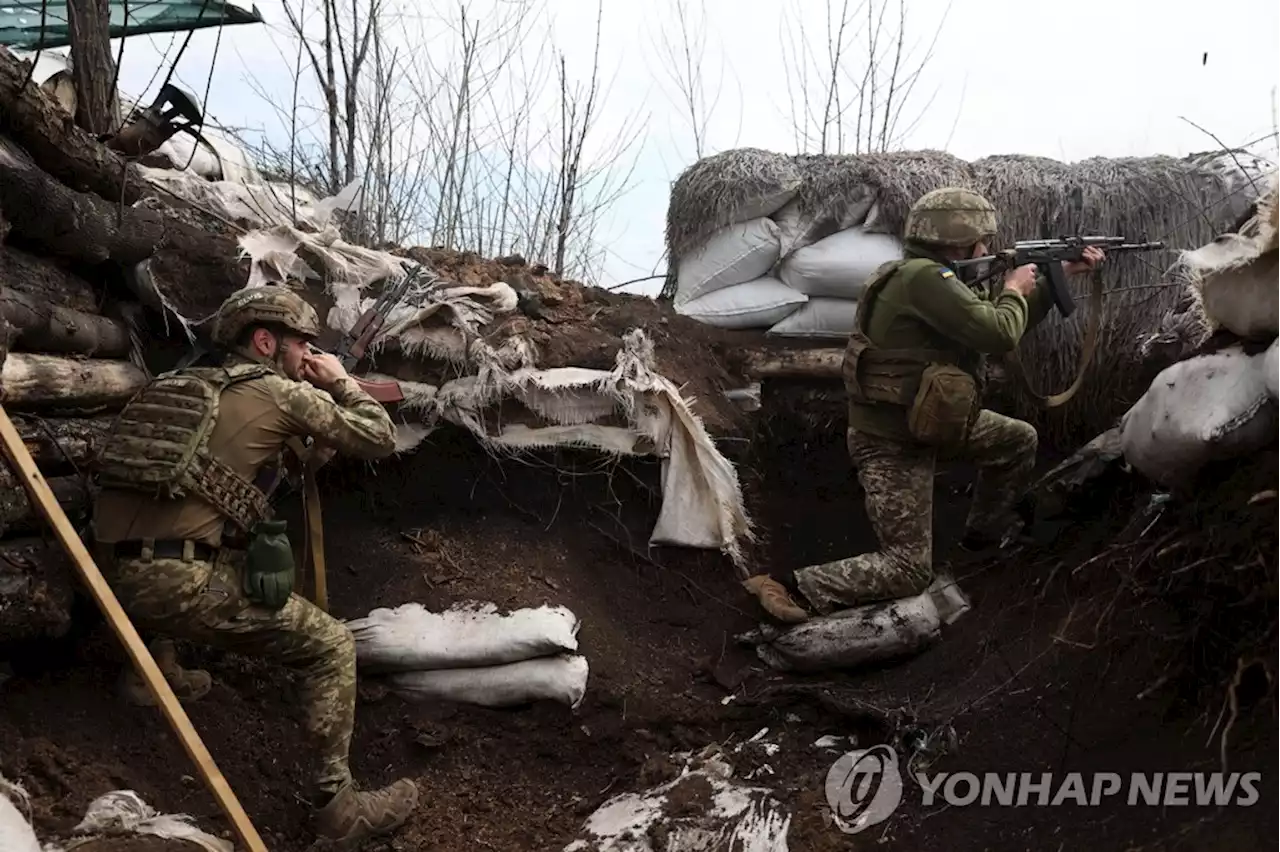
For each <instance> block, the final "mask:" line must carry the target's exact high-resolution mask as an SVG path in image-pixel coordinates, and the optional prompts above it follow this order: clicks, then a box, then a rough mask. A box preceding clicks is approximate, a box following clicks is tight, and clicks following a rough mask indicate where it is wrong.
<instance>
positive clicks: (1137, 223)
mask: <svg viewBox="0 0 1280 852" xmlns="http://www.w3.org/2000/svg"><path fill="white" fill-rule="evenodd" d="M770 158H772V159H770ZM766 162H767V163H769V164H770V169H771V171H770V174H771V175H773V176H775V180H774V182H773V183H769V181H768V180H765V179H763V177H762V173H761V171H760V170H759V169H755V170H753V169H749V168H747V167H746V164H748V163H756V164H759V163H766ZM786 163H790V164H793V165H794V168H795V169H796V170H797V171H798V172H799V174H800V176H801V182H800V184H799V186H798V188H797V191H796V193H795V196H794V197H795V200H796V203H797V204H798V205H799V212H800V215H801V216H802V217H803V218H804V219H806V220H807V221H808V223H809V229H808V230H809V233H810V235H811V237H812V238H815V239H816V238H819V237H821V236H824V235H826V234H829V233H832V232H834V231H836V230H839V229H843V228H848V227H856V226H858V225H865V227H867V228H868V230H873V231H877V232H882V233H889V234H893V235H895V236H896V235H899V234H900V233H901V231H902V227H903V223H904V222H905V219H906V214H907V211H908V210H909V209H910V208H911V205H912V204H913V203H914V202H915V200H916V199H917V198H919V197H920V196H921V195H923V194H924V193H926V192H928V191H929V190H932V189H936V188H938V187H941V186H947V185H954V186H965V187H969V188H972V189H975V190H977V191H979V192H981V193H983V194H984V195H986V196H987V197H988V198H990V199H991V201H992V203H993V204H995V206H996V209H997V210H998V211H999V217H1000V233H999V235H998V236H997V244H998V246H1007V245H1010V244H1011V243H1012V242H1013V241H1014V240H1016V239H1034V238H1040V237H1046V236H1048V237H1056V236H1062V235H1066V234H1072V233H1093V234H1111V235H1121V236H1125V237H1129V238H1131V239H1135V240H1136V239H1147V240H1159V241H1163V242H1164V243H1165V244H1166V245H1167V246H1168V247H1169V248H1168V250H1166V251H1163V252H1153V253H1149V254H1146V255H1132V256H1129V257H1125V258H1122V259H1115V260H1113V261H1112V262H1109V263H1108V264H1107V269H1106V276H1105V280H1106V287H1107V291H1108V296H1107V299H1106V304H1105V309H1104V314H1103V324H1102V328H1101V332H1100V336H1099V348H1098V352H1097V355H1096V356H1095V361H1094V364H1093V366H1092V367H1091V368H1090V370H1089V374H1088V375H1087V376H1086V380H1085V385H1084V387H1083V388H1082V389H1081V391H1080V392H1079V393H1078V394H1077V396H1076V398H1075V399H1073V400H1072V402H1071V403H1070V404H1068V405H1067V406H1065V407H1064V408H1062V409H1059V410H1055V411H1052V412H1041V411H1039V410H1038V409H1037V408H1036V406H1035V404H1034V402H1033V401H1032V400H1031V399H1030V398H1029V397H1027V396H1025V394H1023V393H1022V392H1021V391H1019V390H1013V389H1011V393H1010V395H1009V398H1008V399H1004V400H1001V401H1000V404H1001V405H1002V407H1005V408H1007V409H1009V410H1010V411H1011V413H1014V414H1016V415H1018V416H1022V417H1026V418H1028V419H1029V420H1031V421H1032V422H1033V423H1035V424H1036V425H1037V426H1039V427H1040V428H1041V429H1042V434H1043V435H1044V437H1045V438H1046V439H1048V440H1050V441H1053V442H1054V443H1057V442H1064V443H1070V441H1071V439H1072V438H1073V437H1074V438H1076V439H1079V440H1085V439H1087V438H1089V437H1091V436H1092V435H1094V434H1097V432H1099V431H1102V429H1105V428H1106V427H1107V426H1109V425H1110V423H1111V421H1112V420H1113V419H1114V418H1115V417H1117V416H1119V414H1120V413H1122V412H1123V411H1124V410H1125V408H1126V407H1127V406H1128V405H1129V404H1131V403H1132V402H1133V401H1134V400H1135V399H1136V398H1137V396H1138V395H1140V394H1141V392H1142V390H1143V389H1144V388H1145V387H1146V386H1147V384H1148V383H1149V382H1150V380H1151V375H1150V372H1149V370H1145V369H1144V368H1143V364H1144V362H1148V361H1149V356H1151V355H1152V353H1153V351H1157V350H1162V351H1163V352H1164V353H1165V354H1167V355H1170V356H1173V357H1176V353H1177V352H1182V351H1189V350H1190V349H1191V348H1193V347H1194V346H1196V345H1198V343H1199V342H1200V341H1201V340H1202V339H1203V336H1204V334H1205V331H1206V329H1205V325H1204V322H1203V318H1202V316H1201V314H1200V311H1199V307H1198V304H1197V302H1196V300H1195V298H1194V295H1193V294H1189V293H1188V292H1187V290H1186V288H1185V287H1182V286H1174V285H1172V284H1171V283H1170V282H1168V281H1166V280H1165V275H1164V273H1165V270H1166V269H1168V268H1169V266H1170V265H1172V264H1173V262H1174V261H1175V260H1176V259H1177V257H1178V255H1177V252H1178V251H1181V250H1186V249H1190V248H1193V247H1196V246H1200V245H1203V244H1205V243H1206V242H1208V241H1210V240H1212V239H1213V238H1214V237H1215V236H1217V235H1218V234H1221V233H1224V232H1227V231H1230V230H1232V229H1233V228H1234V227H1235V226H1236V225H1238V223H1239V222H1240V220H1241V219H1242V218H1243V217H1245V216H1247V215H1248V213H1249V210H1250V207H1251V205H1252V202H1253V200H1254V199H1255V198H1256V197H1257V196H1258V195H1259V192H1258V190H1257V189H1256V187H1258V186H1261V185H1262V183H1263V180H1264V175H1265V174H1266V173H1267V172H1269V171H1270V170H1271V169H1272V168H1273V167H1272V166H1271V165H1270V164H1267V163H1265V162H1264V161H1261V160H1258V159H1257V158H1255V157H1252V156H1251V155H1248V154H1246V153H1243V152H1216V153H1211V154H1197V155H1193V156H1190V157H1186V158H1174V157H1166V156H1156V157H1142V158H1120V159H1103V158H1093V159H1088V160H1083V161H1080V162H1076V163H1062V162H1058V161H1056V160H1051V159H1048V158H1044V157H1031V156H1023V155H1000V156H992V157H986V158H983V159H980V160H976V161H974V162H972V163H967V162H965V161H963V160H961V159H958V158H956V157H954V156H952V155H950V154H947V153H944V152H941V151H905V152H894V153H885V154H867V155H800V156H795V157H788V156H785V155H781V154H773V155H768V154H766V153H765V152H761V151H759V150H756V149H744V150H742V151H726V152H724V153H721V154H716V155H714V156H712V157H707V158H705V159H703V160H700V161H699V162H697V163H695V164H694V165H693V166H691V167H689V169H687V170H686V171H685V172H684V173H683V174H681V175H680V177H679V178H677V180H676V181H675V183H674V184H673V186H672V190H671V201H670V206H669V209H668V211H667V252H668V258H669V263H670V270H669V272H668V277H667V283H666V287H665V288H664V289H663V292H662V294H661V296H660V298H663V299H670V298H671V297H673V296H674V293H675V267H676V260H677V259H678V258H679V257H680V256H681V254H682V252H683V251H686V250H687V248H688V247H689V246H691V245H696V244H697V242H698V241H699V240H700V239H704V238H705V235H707V234H711V233H714V232H715V231H716V230H718V229H720V228H723V227H725V226H727V225H729V224H732V223H733V222H735V221H742V220H743V219H744V218H746V217H744V216H743V215H741V213H740V212H739V213H738V215H736V216H735V211H741V210H744V209H750V207H751V205H750V204H749V201H750V200H751V198H752V196H753V193H757V192H760V191H761V189H762V187H764V188H766V189H772V188H773V187H775V186H777V185H778V182H779V181H780V178H777V176H779V175H782V174H785V165H784V164H786ZM744 174H745V175H747V176H748V177H747V178H746V179H743V180H742V181H741V183H740V184H738V185H736V186H735V185H734V179H735V176H737V175H744ZM728 198H733V199H734V200H735V203H734V204H727V203H725V201H724V199H728ZM744 199H745V200H744ZM756 207H757V209H758V207H759V205H756ZM755 215H768V214H762V213H758V212H757V213H755ZM1073 286H1074V288H1075V292H1076V295H1077V301H1078V302H1080V303H1081V309H1080V310H1078V311H1077V312H1076V314H1075V315H1074V316H1072V317H1071V318H1070V319H1069V320H1066V321H1063V320H1061V318H1059V317H1053V318H1051V319H1050V320H1049V321H1048V322H1046V323H1045V324H1044V325H1042V326H1041V327H1040V328H1038V329H1037V330H1036V331H1035V332H1033V333H1032V334H1030V335H1028V337H1027V339H1026V341H1025V342H1024V344H1023V347H1022V350H1021V355H1022V361H1023V362H1024V363H1025V364H1027V365H1028V370H1029V372H1030V373H1031V375H1030V378H1031V381H1032V383H1033V384H1034V385H1035V386H1036V387H1037V388H1038V389H1039V390H1040V391H1041V392H1044V393H1049V392H1056V391H1059V390H1061V389H1062V388H1064V387H1065V386H1066V385H1068V384H1069V383H1070V382H1071V380H1072V378H1073V376H1074V374H1075V370H1076V365H1077V362H1078V359H1079V355H1080V346H1081V339H1082V336H1083V333H1084V323H1085V322H1086V321H1087V314H1088V311H1087V309H1086V307H1085V305H1084V302H1085V299H1086V295H1087V287H1088V282H1087V281H1086V280H1084V279H1078V280H1077V281H1075V282H1073ZM1166 363H1167V360H1166Z"/></svg>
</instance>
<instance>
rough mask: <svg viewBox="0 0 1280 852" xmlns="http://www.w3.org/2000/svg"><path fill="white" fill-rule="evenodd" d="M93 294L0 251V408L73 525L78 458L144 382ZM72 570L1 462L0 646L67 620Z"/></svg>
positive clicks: (18, 252) (67, 273) (82, 487)
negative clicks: (1, 407)
mask: <svg viewBox="0 0 1280 852" xmlns="http://www.w3.org/2000/svg"><path fill="white" fill-rule="evenodd" d="M100 292H101V288H100V287H97V286H95V285H94V284H93V283H91V282H90V281H89V280H88V279H87V278H85V277H83V276H82V275H80V274H78V273H77V272H76V271H73V270H72V269H71V268H70V267H67V266H63V265H60V264H58V263H56V262H54V261H50V260H48V259H46V258H43V257H39V256H36V255H34V254H31V253H28V252H26V251H24V250H22V249H20V248H16V247H14V246H13V245H11V244H0V403H2V404H3V405H4V409H5V412H6V413H7V414H8V416H9V418H10V419H11V420H12V421H13V422H14V424H15V426H16V427H17V429H18V432H19V434H20V435H21V437H22V439H23V441H24V443H25V444H26V447H27V450H28V452H30V453H31V455H32V457H33V458H34V459H35V461H36V465H37V466H38V467H39V468H40V471H41V473H42V474H43V475H44V477H45V479H46V481H47V482H48V484H49V487H50V488H51V489H52V491H53V493H54V495H55V496H56V497H57V499H58V502H59V504H60V505H61V506H62V508H63V509H64V511H66V512H67V514H68V516H69V517H70V519H71V521H72V523H73V524H74V525H76V526H77V528H80V527H81V526H82V525H83V523H84V521H85V520H86V518H87V516H88V510H89V502H90V494H89V489H88V479H87V476H86V473H87V470H88V465H89V462H90V460H91V458H92V456H93V454H94V453H95V452H96V450H97V448H98V447H99V446H100V443H101V439H102V436H103V435H104V434H105V432H106V429H107V428H108V427H109V425H110V423H111V419H112V415H113V414H114V413H115V412H117V411H118V410H119V409H120V408H121V407H122V406H123V404H124V402H125V401H126V400H128V399H129V397H130V396H132V395H133V394H134V393H135V392H136V391H137V390H138V389H139V388H141V387H142V385H143V384H144V382H145V381H146V378H147V377H146V374H145V372H144V371H143V370H142V369H140V368H139V367H138V366H136V365H135V364H134V363H133V361H131V360H130V357H129V356H130V352H131V351H132V349H133V345H132V335H131V333H130V330H129V326H128V324H127V323H126V322H125V321H124V320H123V319H121V318H119V317H112V316H105V315H104V314H103V313H102V310H101V308H100V306H101V303H102V297H101V295H100ZM72 577H73V570H72V567H71V565H70V563H69V562H68V559H67V557H66V555H65V553H64V552H63V550H62V547H61V546H60V545H59V544H58V541H57V539H56V538H55V537H54V536H53V533H52V530H51V529H50V527H49V524H48V522H47V521H46V520H45V519H44V517H43V516H42V515H41V514H40V511H39V509H38V508H36V507H34V506H32V504H31V501H30V500H29V499H28V497H27V493H26V490H25V488H24V487H23V484H22V480H21V479H20V478H19V477H18V475H17V473H16V471H15V470H14V469H13V467H12V465H11V464H10V462H9V461H8V459H7V457H6V458H5V459H4V461H3V462H0V642H3V641H11V640H18V639H30V638H36V637H40V636H56V635H59V634H61V633H62V632H64V631H65V630H66V629H67V627H68V626H69V623H70V605H71V596H72V582H73V580H72Z"/></svg>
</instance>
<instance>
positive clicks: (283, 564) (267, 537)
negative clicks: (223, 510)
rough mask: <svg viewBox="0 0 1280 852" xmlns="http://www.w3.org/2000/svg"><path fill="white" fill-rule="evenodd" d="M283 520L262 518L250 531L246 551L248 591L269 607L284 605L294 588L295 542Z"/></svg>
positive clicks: (245, 587) (245, 584) (258, 602)
mask: <svg viewBox="0 0 1280 852" xmlns="http://www.w3.org/2000/svg"><path fill="white" fill-rule="evenodd" d="M286 528H287V524H286V522H285V521H283V520H271V521H259V522H258V523H256V524H254V525H253V527H252V529H250V531H249V547H248V551H247V553H246V554H245V571H244V593H245V596H246V597H248V598H249V600H251V601H253V602H254V603H255V604H258V605H259V606H265V607H267V608H268V609H280V608H281V607H283V606H284V605H285V604H286V603H288V602H289V595H290V594H292V592H293V581H294V570H295V569H294V562H293V546H292V545H291V544H290V543H289V537H288V536H287V535H286V534H285V530H286Z"/></svg>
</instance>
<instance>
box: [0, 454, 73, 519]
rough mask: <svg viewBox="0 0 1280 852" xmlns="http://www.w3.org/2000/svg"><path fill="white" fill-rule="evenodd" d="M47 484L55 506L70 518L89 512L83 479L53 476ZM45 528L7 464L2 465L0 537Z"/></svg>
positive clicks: (25, 491)
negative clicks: (51, 492) (56, 504)
mask: <svg viewBox="0 0 1280 852" xmlns="http://www.w3.org/2000/svg"><path fill="white" fill-rule="evenodd" d="M46 481H47V482H48V483H49V487H50V488H51V489H53V496H54V497H56V498H57V500H58V505H59V506H61V507H62V510H63V511H64V512H66V513H67V514H68V515H70V516H71V517H72V518H75V517H77V516H79V515H81V514H83V513H84V512H86V511H88V509H89V489H88V487H87V486H86V485H85V480H84V478H83V477H79V476H54V477H50V478H49V479H47V480H46ZM46 526H47V524H46V522H45V520H44V516H43V515H41V514H40V510H39V509H38V508H37V507H35V506H32V505H31V500H30V499H29V498H28V496H27V490H26V489H25V488H23V487H22V483H21V482H20V481H19V480H18V478H17V477H16V476H14V475H13V471H12V470H10V469H9V463H8V462H7V461H6V462H3V467H0V535H5V536H10V535H13V534H14V533H33V532H38V531H39V530H41V529H43V528H45V527H46Z"/></svg>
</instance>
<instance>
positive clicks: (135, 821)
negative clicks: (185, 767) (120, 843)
mask: <svg viewBox="0 0 1280 852" xmlns="http://www.w3.org/2000/svg"><path fill="white" fill-rule="evenodd" d="M72 833H73V835H74V838H73V839H72V840H71V841H70V842H68V843H67V846H66V850H67V852H71V850H73V849H75V848H76V847H77V846H82V845H84V844H86V843H89V842H91V841H93V840H96V839H98V838H101V837H110V836H117V837H118V836H121V835H130V834H150V835H154V836H156V837H163V838H165V839H167V840H185V841H188V842H190V843H194V844H195V845H197V846H199V847H200V848H202V849H205V850H207V852H235V846H234V845H233V844H232V843H231V842H230V841H228V840H223V839H222V838H220V837H214V836H213V835H212V834H209V833H207V832H205V831H201V830H200V829H199V828H197V827H196V826H195V824H194V820H193V818H192V817H190V816H188V815H186V814H161V813H159V812H157V811H156V809H155V808H153V807H151V806H150V805H148V804H147V803H146V802H144V801H143V800H142V797H141V796H139V795H138V794H137V793H135V792H134V791H132V790H113V791H112V792H110V793H107V794H105V795H102V796H99V797H98V798H96V799H94V800H93V801H92V802H90V803H89V809H88V810H87V811H86V812H85V815H84V819H82V820H81V821H80V824H79V825H77V826H76V827H75V828H74V829H72Z"/></svg>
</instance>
